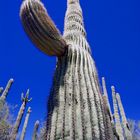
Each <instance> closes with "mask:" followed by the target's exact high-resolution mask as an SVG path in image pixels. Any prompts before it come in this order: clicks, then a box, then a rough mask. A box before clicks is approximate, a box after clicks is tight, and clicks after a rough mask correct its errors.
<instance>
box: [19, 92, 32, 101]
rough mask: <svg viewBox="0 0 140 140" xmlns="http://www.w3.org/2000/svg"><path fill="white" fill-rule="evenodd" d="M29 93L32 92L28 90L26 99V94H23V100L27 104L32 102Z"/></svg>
mask: <svg viewBox="0 0 140 140" xmlns="http://www.w3.org/2000/svg"><path fill="white" fill-rule="evenodd" d="M29 92H30V90H29V89H28V90H27V92H26V94H25V97H24V93H22V94H21V100H22V101H23V102H26V103H27V102H30V101H31V100H32V98H30V99H29Z"/></svg>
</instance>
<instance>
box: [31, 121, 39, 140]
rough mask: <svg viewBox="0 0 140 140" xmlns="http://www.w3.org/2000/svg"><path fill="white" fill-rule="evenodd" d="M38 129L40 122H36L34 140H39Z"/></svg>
mask: <svg viewBox="0 0 140 140" xmlns="http://www.w3.org/2000/svg"><path fill="white" fill-rule="evenodd" d="M38 128H39V121H38V120H37V121H36V122H35V125H34V131H33V136H32V140H38V136H37V131H38Z"/></svg>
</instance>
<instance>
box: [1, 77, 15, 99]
mask: <svg viewBox="0 0 140 140" xmlns="http://www.w3.org/2000/svg"><path fill="white" fill-rule="evenodd" d="M13 82H14V80H13V79H10V80H9V81H8V83H7V85H6V88H5V89H4V91H3V92H2V95H1V97H0V100H3V101H5V100H6V97H7V95H8V92H9V90H10V88H11V85H12V83H13Z"/></svg>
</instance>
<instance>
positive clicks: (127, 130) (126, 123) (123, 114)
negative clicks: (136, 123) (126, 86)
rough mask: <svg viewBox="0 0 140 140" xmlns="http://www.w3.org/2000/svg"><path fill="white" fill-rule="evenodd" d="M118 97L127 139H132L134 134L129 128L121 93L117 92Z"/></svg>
mask: <svg viewBox="0 0 140 140" xmlns="http://www.w3.org/2000/svg"><path fill="white" fill-rule="evenodd" d="M116 98H117V101H118V106H119V110H120V114H121V118H122V125H123V129H124V133H125V137H126V140H132V134H131V131H130V128H129V124H128V122H127V118H126V115H125V112H124V108H123V104H122V101H121V98H120V95H119V93H117V94H116Z"/></svg>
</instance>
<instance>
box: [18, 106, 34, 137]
mask: <svg viewBox="0 0 140 140" xmlns="http://www.w3.org/2000/svg"><path fill="white" fill-rule="evenodd" d="M30 113H31V107H29V108H28V111H27V115H26V118H25V122H24V125H23V129H22V132H21V137H20V140H24V139H25V134H26V129H27V125H28V121H29V117H30Z"/></svg>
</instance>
